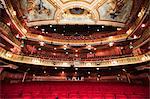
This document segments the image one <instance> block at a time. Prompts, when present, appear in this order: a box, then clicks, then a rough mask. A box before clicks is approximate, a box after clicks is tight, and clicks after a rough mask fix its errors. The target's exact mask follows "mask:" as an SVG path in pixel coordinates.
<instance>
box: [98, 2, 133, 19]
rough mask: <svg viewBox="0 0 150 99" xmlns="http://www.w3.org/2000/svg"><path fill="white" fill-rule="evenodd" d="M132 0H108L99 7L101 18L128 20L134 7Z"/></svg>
mask: <svg viewBox="0 0 150 99" xmlns="http://www.w3.org/2000/svg"><path fill="white" fill-rule="evenodd" d="M132 5H133V1H132V0H107V2H106V3H104V4H103V5H102V6H100V7H99V9H98V11H99V13H100V14H99V15H100V19H101V20H110V21H118V22H126V21H127V20H128V17H129V16H130V12H131V9H132Z"/></svg>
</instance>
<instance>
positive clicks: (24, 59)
mask: <svg viewBox="0 0 150 99" xmlns="http://www.w3.org/2000/svg"><path fill="white" fill-rule="evenodd" d="M0 57H1V58H4V59H6V60H9V61H12V62H19V63H26V64H34V65H42V66H56V67H70V66H71V65H72V64H74V65H75V67H107V66H119V65H128V64H136V63H142V62H147V61H150V51H149V52H148V53H145V54H143V55H138V56H131V57H124V58H117V59H110V60H103V61H80V60H76V61H60V60H49V59H41V58H35V57H29V56H23V55H17V54H13V53H12V52H9V51H6V50H5V49H3V48H0Z"/></svg>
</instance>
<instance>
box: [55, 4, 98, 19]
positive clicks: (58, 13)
mask: <svg viewBox="0 0 150 99" xmlns="http://www.w3.org/2000/svg"><path fill="white" fill-rule="evenodd" d="M74 7H78V8H83V9H85V10H87V11H89V12H90V14H91V15H92V18H93V20H95V21H99V16H100V15H99V13H98V12H97V10H94V9H93V8H92V7H91V5H90V4H88V3H85V2H81V1H74V2H68V3H66V4H63V5H62V7H61V8H62V9H58V10H57V11H56V13H55V16H54V19H55V20H58V18H60V17H61V16H62V14H63V12H64V11H65V10H68V9H70V8H74Z"/></svg>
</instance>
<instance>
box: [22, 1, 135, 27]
mask: <svg viewBox="0 0 150 99" xmlns="http://www.w3.org/2000/svg"><path fill="white" fill-rule="evenodd" d="M20 5H21V10H22V12H23V14H24V17H25V18H27V21H28V23H27V25H28V26H33V25H41V24H49V23H52V24H101V25H113V26H121V27H123V26H124V23H125V22H126V21H127V20H128V18H129V16H130V13H131V9H132V5H133V1H132V0H21V1H20ZM74 8H75V9H74ZM70 9H73V10H70ZM81 9H82V10H83V12H84V13H82V14H81V13H80V10H81ZM71 11H72V12H73V11H74V12H73V13H74V14H72V13H71ZM79 13H80V14H79ZM39 22H40V24H39Z"/></svg>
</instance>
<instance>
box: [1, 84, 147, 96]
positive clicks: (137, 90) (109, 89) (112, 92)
mask: <svg viewBox="0 0 150 99" xmlns="http://www.w3.org/2000/svg"><path fill="white" fill-rule="evenodd" d="M0 97H1V99H149V98H150V97H149V87H148V86H143V85H134V84H128V83H102V82H80V81H76V82H73V81H66V82H65V81H61V82H26V83H15V84H10V83H9V84H8V83H1V93H0Z"/></svg>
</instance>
